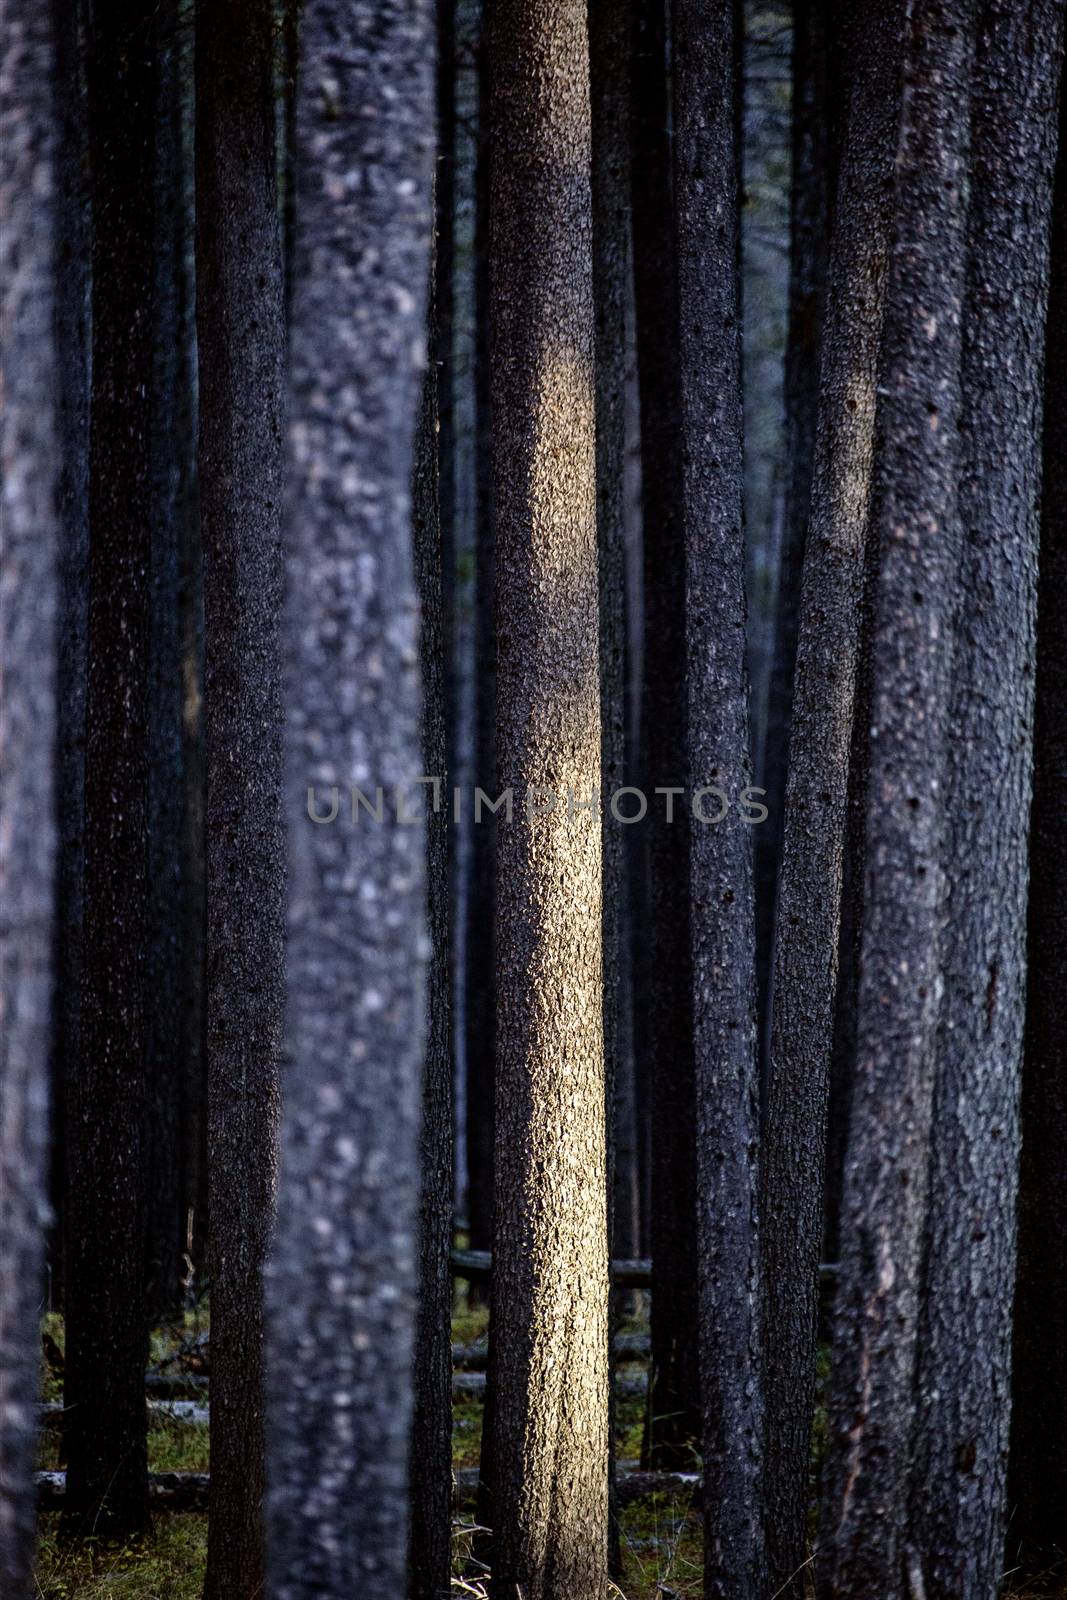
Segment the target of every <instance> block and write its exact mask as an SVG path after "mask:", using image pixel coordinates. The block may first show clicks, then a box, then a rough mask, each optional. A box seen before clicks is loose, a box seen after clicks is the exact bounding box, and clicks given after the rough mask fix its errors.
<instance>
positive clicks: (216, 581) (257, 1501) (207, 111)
mask: <svg viewBox="0 0 1067 1600" xmlns="http://www.w3.org/2000/svg"><path fill="white" fill-rule="evenodd" d="M196 55H197V74H196V76H197V106H196V171H197V252H196V262H197V287H196V293H197V336H198V358H199V368H200V419H199V420H200V520H201V528H202V537H203V561H204V656H205V678H204V712H205V764H206V765H205V804H206V831H207V919H208V920H207V995H206V1007H207V1015H206V1026H207V1074H208V1214H209V1223H208V1229H209V1231H208V1263H209V1273H210V1278H211V1369H212V1377H211V1521H210V1528H209V1538H208V1573H207V1584H206V1590H205V1593H206V1595H207V1596H208V1600H222V1597H224V1596H225V1597H226V1600H251V1597H252V1596H253V1595H257V1594H259V1593H260V1592H261V1589H262V1586H263V1534H262V1528H261V1506H262V1501H263V1496H264V1492H265V1484H264V1445H263V1381H264V1380H263V1280H262V1273H263V1263H264V1260H265V1257H266V1253H267V1249H268V1245H269V1241H270V1234H271V1225H272V1220H273V1211H274V1190H275V1182H276V1170H277V1151H276V1146H277V1117H278V1056H279V1051H280V1048H281V1029H282V1009H283V967H282V960H283V932H284V901H285V871H286V869H285V846H284V840H283V834H282V815H281V766H282V749H281V745H282V733H281V718H282V709H281V682H280V679H281V666H280V644H279V609H280V606H281V594H282V547H281V526H282V522H281V519H282V492H283V490H282V460H283V452H282V363H283V357H284V337H285V335H284V286H283V281H282V261H281V231H280V224H279V216H278V193H277V182H276V176H275V174H276V166H275V148H274V145H275V141H274V128H275V109H274V74H273V59H274V52H273V42H272V11H271V6H270V4H269V3H268V0H221V3H219V0H209V3H208V4H205V5H201V6H200V7H199V9H198V12H197V39H196Z"/></svg>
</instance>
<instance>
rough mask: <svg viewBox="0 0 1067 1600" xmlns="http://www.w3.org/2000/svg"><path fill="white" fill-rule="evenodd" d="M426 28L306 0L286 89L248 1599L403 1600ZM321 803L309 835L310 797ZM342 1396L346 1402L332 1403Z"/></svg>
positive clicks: (419, 989)
mask: <svg viewBox="0 0 1067 1600" xmlns="http://www.w3.org/2000/svg"><path fill="white" fill-rule="evenodd" d="M433 85H434V33H433V15H432V11H431V9H430V7H429V5H428V4H425V3H419V4H416V5H411V4H404V5H399V4H396V3H393V0H386V3H381V0H379V3H377V4H374V5H371V4H370V3H369V0H356V3H353V0H344V3H341V0H308V3H307V4H306V5H305V8H304V12H303V16H302V21H301V63H300V80H299V85H298V90H297V158H296V169H297V170H296V186H297V187H296V262H295V270H294V275H293V320H292V328H291V352H292V355H291V360H292V385H291V389H292V399H291V419H292V420H291V425H290V431H291V441H292V467H291V470H292V477H293V488H292V505H291V515H290V522H289V546H288V581H289V588H290V599H289V610H288V640H289V644H288V651H289V658H288V665H287V672H288V679H287V681H288V722H289V730H290V731H289V754H288V764H289V781H288V787H287V794H288V796H289V801H288V804H289V808H290V813H291V814H290V817H289V852H290V870H291V879H292V883H291V896H290V912H289V937H288V952H287V956H288V1022H287V1040H288V1046H287V1049H288V1067H287V1074H286V1079H285V1115H284V1118H283V1138H282V1163H281V1186H280V1201H279V1213H278V1232H277V1243H276V1246H275V1250H274V1254H273V1257H272V1262H271V1268H270V1276H269V1279H268V1290H269V1308H270V1327H271V1347H272V1361H271V1364H270V1368H269V1372H270V1373H271V1374H272V1376H271V1378H270V1391H269V1416H270V1431H269V1448H270V1465H271V1501H270V1517H269V1520H268V1527H269V1530H270V1539H271V1543H270V1562H269V1573H268V1593H269V1594H271V1595H272V1596H274V1600H311V1597H314V1600H350V1597H351V1595H352V1585H353V1574H354V1573H358V1574H359V1585H360V1586H361V1588H362V1590H363V1591H364V1592H366V1593H368V1594H374V1595H383V1596H384V1595H390V1596H392V1595H401V1594H403V1593H405V1591H406V1587H407V1585H406V1575H405V1565H406V1555H407V1547H408V1508H407V1499H408V1495H407V1482H408V1435H409V1428H410V1423H411V1415H412V1372H411V1369H412V1357H413V1344H414V1332H415V1311H416V1306H415V1299H416V1256H417V1235H418V1210H419V1200H420V1192H419V1189H420V1186H419V1159H418V1141H419V1122H420V1115H419V1098H420V1085H421V1074H422V1061H423V1043H424V1028H423V1014H424V994H425V982H424V959H425V958H424V950H425V944H426V935H425V931H424V928H425V887H424V860H423V841H424V834H423V829H422V827H421V826H419V825H414V824H413V825H404V824H402V823H400V822H398V821H396V820H395V819H394V818H393V817H391V816H387V817H386V818H385V819H384V820H383V821H382V822H381V823H377V822H375V821H374V820H373V819H372V818H369V817H367V816H366V814H365V813H364V814H363V815H362V817H361V820H359V821H358V822H357V821H356V820H355V819H354V817H353V816H352V813H351V811H350V809H349V805H350V795H349V789H350V786H351V787H355V788H359V789H362V790H363V791H364V792H365V793H368V794H369V795H370V797H371V799H372V800H373V798H374V789H375V788H376V787H377V786H378V785H381V786H382V787H383V788H388V789H390V790H392V788H393V786H394V785H399V786H400V787H401V789H402V790H404V791H405V792H406V794H407V797H408V808H409V810H410V809H411V808H412V807H415V806H416V802H417V799H418V795H419V792H420V791H419V790H418V789H417V788H416V779H417V778H419V777H420V776H422V761H423V756H422V745H421V730H420V717H419V687H418V617H417V609H416V600H415V592H414V571H413V556H412V536H411V482H412V470H413V442H414V432H415V424H416V419H417V414H418V409H419V370H418V352H419V345H420V340H421V338H422V335H423V333H424V329H425V325H426V324H425V312H426V285H427V281H428V276H429V270H430V237H431V230H432V205H431V182H432V168H433ZM324 784H325V785H326V786H327V797H326V801H325V814H328V813H329V790H330V789H331V788H333V787H334V786H336V789H337V799H338V815H337V817H336V819H335V821H334V822H333V823H321V822H320V823H319V824H316V823H315V822H314V821H312V820H311V818H310V816H309V806H308V796H309V791H311V793H312V795H314V794H315V791H316V789H318V790H319V796H318V799H317V801H316V804H317V806H318V807H319V810H320V815H321V814H322V810H321V808H322V804H323V802H322V797H321V786H322V785H324ZM339 1397H340V1398H342V1399H343V1400H344V1402H345V1403H344V1404H340V1405H339V1404H338V1399H339Z"/></svg>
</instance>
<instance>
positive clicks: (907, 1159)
mask: <svg viewBox="0 0 1067 1600" xmlns="http://www.w3.org/2000/svg"><path fill="white" fill-rule="evenodd" d="M975 12H976V7H975V5H974V4H973V3H972V0H917V3H916V4H915V5H914V7H913V8H912V10H911V12H910V13H909V18H908V34H907V39H906V43H905V56H904V111H903V121H902V127H901V134H900V140H899V145H898V151H897V164H896V191H895V213H896V215H895V245H894V250H893V255H892V262H891V268H890V279H889V284H888V287H887V292H886V293H887V298H886V308H885V326H884V344H883V361H882V371H881V375H880V380H879V388H880V395H881V399H882V403H883V406H884V418H883V420H884V426H883V427H882V428H881V429H880V448H879V454H878V459H877V461H876V464H875V473H876V478H877V487H876V517H875V522H874V526H873V528H872V534H873V536H874V537H876V538H877V539H878V548H879V551H880V557H881V559H880V567H879V572H878V583H877V590H876V596H875V612H874V635H873V640H872V686H873V692H872V711H871V733H870V777H869V791H868V814H867V815H868V821H867V863H866V878H865V892H864V907H863V928H862V940H861V966H860V987H859V1004H858V1014H857V1058H856V1079H855V1088H854V1094H853V1103H852V1117H851V1127H850V1139H849V1162H848V1169H847V1173H846V1186H845V1196H844V1206H843V1216H842V1245H841V1281H840V1284H839V1286H838V1294H837V1304H836V1327H835V1334H834V1369H833V1378H832V1388H831V1402H830V1447H829V1450H830V1453H829V1460H828V1465H827V1473H826V1479H825V1488H824V1504H823V1519H822V1526H821V1533H820V1538H821V1543H822V1574H821V1582H822V1586H823V1592H824V1593H825V1594H826V1595H827V1596H834V1597H837V1596H841V1597H844V1596H855V1595H857V1594H872V1595H873V1594H877V1595H878V1596H879V1597H880V1600H897V1597H898V1596H900V1595H901V1594H902V1592H903V1583H904V1578H903V1573H904V1564H905V1559H906V1555H907V1551H906V1548H905V1540H906V1535H907V1530H906V1510H907V1491H908V1457H909V1448H910V1440H911V1433H912V1426H913V1421H914V1388H913V1386H914V1379H915V1361H916V1343H917V1333H918V1311H919V1293H918V1289H919V1272H920V1264H921V1255H922V1245H923V1233H924V1227H925V1221H926V1191H927V1167H928V1161H929V1142H930V1122H931V1112H932V1103H933V1087H934V1053H935V1046H936V1040H937V1029H938V1013H939V1003H938V1002H939V997H940V993H941V986H942V976H941V963H940V956H941V951H940V939H939V935H940V925H941V914H942V913H941V907H942V894H943V882H942V867H941V860H942V854H941V852H942V839H943V833H944V822H945V816H944V799H943V779H944V773H945V760H946V757H945V750H946V744H947V739H948V733H949V710H950V694H949V671H950V666H951V629H952V622H953V618H954V615H955V599H956V593H957V567H958V555H959V543H960V538H959V511H958V507H957V493H956V489H957V478H958V467H959V413H960V344H961V328H960V323H961V314H962V305H963V294H964V268H965V260H966V216H967V210H966V198H967V177H968V168H967V164H968V157H969V131H970V128H969V125H970V81H971V60H972V55H973V46H974V33H975Z"/></svg>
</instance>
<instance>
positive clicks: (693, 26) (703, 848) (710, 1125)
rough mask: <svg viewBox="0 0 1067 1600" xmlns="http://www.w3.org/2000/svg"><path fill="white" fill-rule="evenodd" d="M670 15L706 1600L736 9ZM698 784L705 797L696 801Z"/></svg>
mask: <svg viewBox="0 0 1067 1600" xmlns="http://www.w3.org/2000/svg"><path fill="white" fill-rule="evenodd" d="M673 20H674V28H675V34H674V54H673V60H674V117H675V126H674V147H673V154H674V201H675V236H676V241H677V263H678V320H679V339H678V350H679V365H680V372H681V423H682V497H683V498H682V523H683V529H684V546H685V642H686V652H685V668H686V679H687V690H688V701H689V716H688V741H687V745H688V747H687V777H688V782H689V790H690V797H691V804H692V808H693V816H694V818H695V820H694V822H693V826H692V829H691V833H690V879H689V904H690V933H691V940H692V958H691V959H692V986H693V988H692V993H693V1000H692V1007H693V1036H694V1053H695V1072H694V1077H695V1086H696V1149H697V1191H696V1206H695V1214H694V1215H693V1216H692V1217H691V1218H686V1219H685V1223H684V1224H683V1225H688V1226H695V1233H696V1241H697V1261H698V1286H699V1319H700V1387H701V1405H702V1431H701V1444H702V1453H703V1460H704V1594H705V1596H707V1597H708V1600H711V1597H713V1596H716V1597H717V1596H722V1597H726V1596H729V1597H730V1600H760V1597H761V1596H762V1594H763V1585H762V1568H763V1555H762V1539H763V1527H762V1519H761V1516H760V1502H759V1493H760V1468H761V1459H760V1457H761V1444H762V1420H763V1419H762V1394H761V1389H760V1384H759V1344H758V1298H759V1296H758V1290H759V1283H758V1270H757V1255H756V1249H757V1227H756V1200H757V1195H756V1161H755V1155H756V1146H757V1141H758V1129H759V1092H758V1081H757V1058H756V1014H755V1002H756V987H755V986H756V932H755V906H754V896H753V874H752V836H751V833H750V831H749V827H748V825H747V824H746V823H745V822H744V821H742V820H741V817H740V816H739V814H738V811H737V809H736V808H735V807H732V808H731V811H730V814H729V815H728V816H727V818H726V819H725V820H724V821H721V822H719V823H715V822H713V821H710V820H707V821H705V820H702V819H704V818H710V817H713V816H714V815H715V814H716V813H717V812H718V811H719V807H720V801H719V799H718V794H719V793H723V792H724V793H726V794H727V795H728V796H729V797H730V799H731V800H733V799H735V798H736V796H737V795H738V794H739V793H740V791H742V790H743V789H744V788H745V787H746V786H747V785H748V783H749V752H748V680H747V674H746V669H745V554H744V516H743V506H742V483H743V473H742V399H741V295H740V271H739V265H740V255H739V246H738V238H739V232H738V230H739V210H738V175H739V164H738V149H737V127H738V123H737V96H738V94H739V92H740V65H741V63H740V48H739V46H740V38H739V26H738V17H737V14H736V11H735V8H734V6H733V4H732V3H731V0H680V3H678V4H676V6H675V8H674V12H673ZM707 786H713V787H714V788H715V790H716V793H715V794H713V795H712V796H711V797H709V796H708V795H707V794H705V795H704V796H703V797H701V794H700V791H701V790H702V789H705V788H706V787H707Z"/></svg>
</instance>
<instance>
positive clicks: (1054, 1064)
mask: <svg viewBox="0 0 1067 1600" xmlns="http://www.w3.org/2000/svg"><path fill="white" fill-rule="evenodd" d="M1044 398H1045V406H1044V428H1043V436H1042V445H1043V458H1044V459H1043V478H1042V487H1041V558H1040V569H1039V579H1038V599H1037V687H1036V705H1035V713H1034V786H1033V805H1032V808H1031V813H1030V816H1031V835H1030V904H1029V919H1028V937H1027V961H1028V975H1027V993H1026V1032H1025V1049H1024V1060H1023V1083H1022V1161H1021V1167H1020V1173H1019V1214H1018V1264H1017V1272H1016V1287H1015V1319H1014V1336H1013V1374H1012V1407H1011V1458H1010V1472H1009V1479H1008V1514H1009V1522H1008V1552H1007V1560H1006V1562H1005V1565H1006V1566H1014V1565H1015V1564H1016V1563H1019V1564H1020V1565H1021V1567H1022V1569H1023V1570H1022V1573H1020V1577H1022V1578H1023V1579H1024V1581H1027V1582H1028V1583H1032V1584H1033V1586H1034V1588H1035V1590H1036V1591H1037V1592H1038V1593H1040V1592H1041V1591H1042V1590H1044V1591H1045V1592H1047V1593H1049V1594H1055V1593H1056V1592H1057V1591H1058V1590H1060V1589H1061V1588H1062V1585H1063V1582H1064V1579H1065V1577H1067V1528H1065V1527H1064V1516H1063V1508H1064V1506H1065V1505H1067V1363H1065V1362H1064V1361H1063V1360H1062V1358H1061V1355H1060V1352H1062V1351H1063V1350H1064V1349H1067V1186H1065V1185H1064V1183H1063V1181H1062V1174H1063V1173H1064V1171H1067V1070H1065V1062H1067V1010H1065V1008H1064V1004H1063V997H1064V990H1065V985H1067V841H1065V837H1064V830H1063V827H1062V818H1063V808H1064V780H1065V776H1067V721H1065V718H1064V707H1065V706H1067V607H1065V606H1064V603H1063V596H1064V593H1065V588H1064V586H1065V584H1067V95H1064V94H1063V91H1062V88H1061V92H1060V115H1059V155H1058V164H1057V168H1056V186H1055V199H1054V202H1053V224H1052V275H1051V287H1050V294H1049V306H1048V335H1047V356H1046V365H1045V384H1044Z"/></svg>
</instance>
